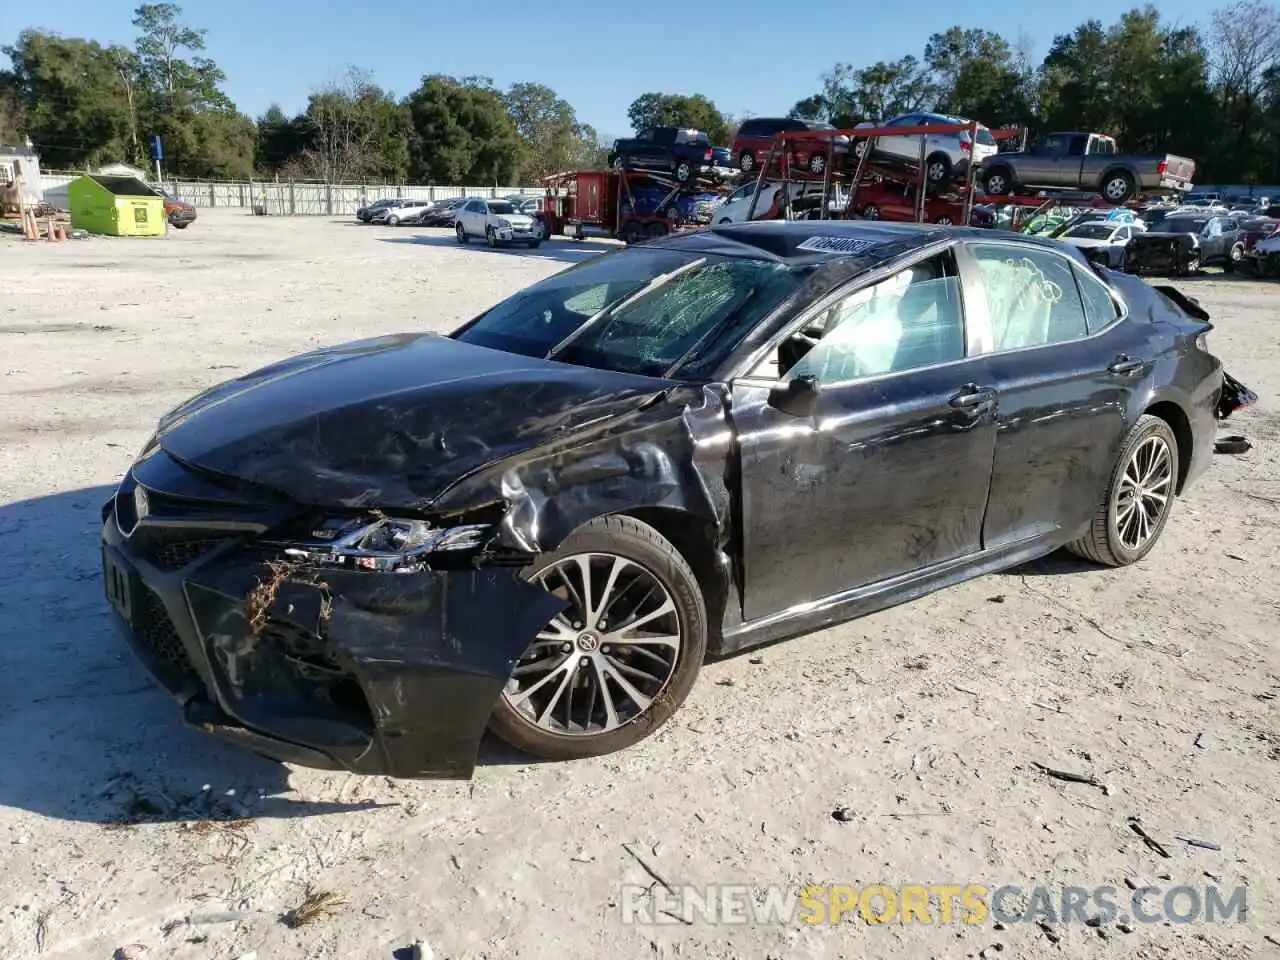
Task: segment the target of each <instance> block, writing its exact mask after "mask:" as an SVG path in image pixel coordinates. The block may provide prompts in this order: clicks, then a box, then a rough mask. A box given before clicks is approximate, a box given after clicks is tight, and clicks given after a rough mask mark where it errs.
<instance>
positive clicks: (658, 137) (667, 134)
mask: <svg viewBox="0 0 1280 960" xmlns="http://www.w3.org/2000/svg"><path fill="white" fill-rule="evenodd" d="M653 139H654V142H655V143H675V142H676V131H675V128H674V127H662V128H660V129H658V130H655V131H654V132H653Z"/></svg>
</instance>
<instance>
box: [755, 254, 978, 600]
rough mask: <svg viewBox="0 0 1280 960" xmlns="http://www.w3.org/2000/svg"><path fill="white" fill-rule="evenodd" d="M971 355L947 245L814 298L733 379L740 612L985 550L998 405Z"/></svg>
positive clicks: (836, 591)
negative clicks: (770, 348) (848, 288)
mask: <svg viewBox="0 0 1280 960" xmlns="http://www.w3.org/2000/svg"><path fill="white" fill-rule="evenodd" d="M966 354H967V345H966V337H965V325H964V310H963V307H962V303H961V290H960V284H959V278H958V275H957V272H956V269H955V261H954V258H953V256H952V255H951V253H950V252H948V253H946V254H943V255H941V256H936V257H934V258H932V259H930V260H926V261H923V262H921V263H917V264H915V265H913V266H911V267H908V268H907V269H905V270H903V271H901V272H900V273H898V274H895V275H892V276H890V277H887V278H885V279H883V280H881V281H879V282H877V283H875V284H872V285H870V286H864V287H862V288H861V289H859V290H856V291H854V292H852V293H850V294H847V295H846V296H844V297H843V298H842V299H837V300H836V301H835V302H834V303H830V302H829V303H827V304H824V305H823V306H822V307H821V308H820V309H819V311H818V312H817V313H816V314H814V315H811V316H810V317H809V318H807V319H806V320H804V321H801V323H800V325H799V329H797V330H796V333H795V336H794V337H793V338H792V339H790V340H788V341H786V342H785V343H784V344H783V345H782V347H781V349H780V350H779V353H778V356H777V357H776V358H770V360H767V361H766V362H765V364H763V365H762V366H761V368H760V369H758V370H756V371H753V375H752V376H750V377H746V378H740V379H738V380H737V381H735V383H734V396H733V419H734V423H735V425H736V427H737V432H738V437H739V451H740V456H741V458H742V459H741V497H742V499H741V505H740V506H741V511H742V519H741V525H742V531H743V554H744V556H743V568H744V591H743V595H744V600H743V608H744V609H743V616H744V619H745V620H747V621H750V620H754V619H757V618H760V617H766V616H769V615H771V614H776V613H780V612H782V611H785V610H788V609H790V608H792V607H795V606H798V605H800V604H804V603H807V602H811V601H815V600H821V599H823V598H826V597H831V596H833V595H835V594H840V593H843V592H845V591H848V590H852V589H855V588H857V587H861V586H865V585H868V584H872V583H876V582H878V581H882V580H887V579H889V578H892V577H896V576H900V575H903V574H907V573H910V572H912V571H915V570H919V569H921V568H924V567H929V566H932V565H934V564H938V563H943V562H946V561H948V560H954V559H957V558H959V557H963V556H968V555H970V554H973V553H976V552H978V551H979V550H980V549H981V531H982V516H983V512H984V510H985V507H986V502H987V491H988V486H989V482H990V477H991V464H992V461H993V457H994V450H995V402H994V392H993V391H992V390H991V389H990V386H989V382H988V381H989V377H988V373H987V365H986V361H985V360H983V359H981V358H977V359H971V358H966ZM804 378H812V379H811V380H809V381H805V380H804ZM806 383H807V384H808V386H807V387H806ZM783 384H790V385H793V386H795V385H797V384H799V387H798V388H796V389H791V390H788V389H787V387H785V386H782V385H783ZM805 389H807V390H808V391H809V393H810V396H809V397H808V399H807V400H805V399H804V397H803V396H802V394H803V393H804V392H805ZM797 391H799V392H797Z"/></svg>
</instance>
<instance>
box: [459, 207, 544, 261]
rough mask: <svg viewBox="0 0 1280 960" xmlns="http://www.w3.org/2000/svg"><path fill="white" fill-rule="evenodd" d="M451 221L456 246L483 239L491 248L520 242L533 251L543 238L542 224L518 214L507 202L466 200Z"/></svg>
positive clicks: (528, 216)
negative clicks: (456, 242) (472, 239)
mask: <svg viewBox="0 0 1280 960" xmlns="http://www.w3.org/2000/svg"><path fill="white" fill-rule="evenodd" d="M453 218H454V220H453V229H454V233H455V234H456V236H457V238H458V242H459V243H467V242H469V241H470V240H471V238H472V237H483V238H484V240H485V242H486V243H487V244H489V246H491V247H505V246H507V245H508V244H511V243H523V244H526V245H527V246H528V247H529V248H530V249H535V248H536V247H537V246H538V244H540V243H541V242H542V241H543V239H544V237H545V235H546V224H545V223H543V222H542V221H541V220H535V219H534V218H533V217H531V216H530V215H529V214H527V213H521V212H520V211H519V210H517V209H516V205H515V204H514V203H512V202H511V201H510V200H481V199H471V200H466V201H464V202H463V203H461V204H460V205H459V206H458V208H457V210H456V211H454V214H453Z"/></svg>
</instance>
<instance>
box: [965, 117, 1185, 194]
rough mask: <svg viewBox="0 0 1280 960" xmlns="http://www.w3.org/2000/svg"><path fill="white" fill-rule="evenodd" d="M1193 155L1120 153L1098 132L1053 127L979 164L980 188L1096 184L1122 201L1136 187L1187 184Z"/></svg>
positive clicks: (1140, 190)
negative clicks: (1027, 143) (1038, 137)
mask: <svg viewBox="0 0 1280 960" xmlns="http://www.w3.org/2000/svg"><path fill="white" fill-rule="evenodd" d="M1195 172H1196V164H1195V161H1194V160H1188V159H1187V158H1186V157H1175V156H1173V155H1172V154H1159V155H1157V156H1148V157H1139V156H1130V155H1129V154H1125V153H1120V152H1118V151H1117V150H1116V142H1115V140H1113V139H1112V138H1111V137H1108V136H1104V135H1103V134H1100V133H1051V134H1049V135H1048V136H1046V137H1044V138H1043V139H1042V140H1040V141H1039V142H1037V143H1036V144H1034V145H1033V146H1031V147H1030V148H1029V149H1027V150H1025V151H1018V152H1012V153H997V154H996V155H995V156H993V157H988V158H987V160H986V162H985V163H983V165H982V173H981V183H982V189H983V190H984V191H985V192H986V193H987V194H988V195H991V196H999V195H1003V194H1008V193H1012V192H1013V191H1014V190H1017V189H1022V188H1042V189H1043V188H1048V189H1057V190H1089V191H1094V190H1096V191H1097V192H1098V193H1099V194H1101V195H1102V197H1103V199H1105V200H1109V201H1110V202H1111V203H1115V204H1121V203H1125V202H1126V201H1129V200H1134V199H1136V198H1137V196H1138V194H1140V193H1155V192H1158V191H1162V190H1189V189H1191V178H1192V177H1193V176H1194V175H1195Z"/></svg>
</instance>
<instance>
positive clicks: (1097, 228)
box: [1065, 223, 1115, 240]
mask: <svg viewBox="0 0 1280 960" xmlns="http://www.w3.org/2000/svg"><path fill="white" fill-rule="evenodd" d="M1113 230H1115V227H1113V226H1111V225H1110V224H1107V223H1082V224H1080V225H1078V226H1075V227H1072V228H1071V229H1070V230H1068V231H1067V232H1066V234H1065V235H1066V236H1068V237H1080V238H1081V239H1082V240H1106V239H1107V238H1108V237H1110V236H1111V232H1112V231H1113Z"/></svg>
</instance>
